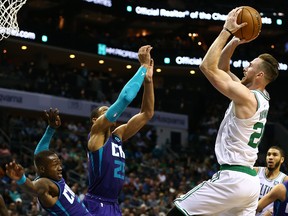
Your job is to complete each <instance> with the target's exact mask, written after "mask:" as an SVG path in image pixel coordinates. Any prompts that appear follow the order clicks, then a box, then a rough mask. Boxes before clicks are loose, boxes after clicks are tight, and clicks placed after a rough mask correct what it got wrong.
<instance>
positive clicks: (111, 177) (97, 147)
mask: <svg viewBox="0 0 288 216" xmlns="http://www.w3.org/2000/svg"><path fill="white" fill-rule="evenodd" d="M151 49H152V47H151V46H149V45H147V46H143V47H141V48H140V49H139V52H138V57H139V62H140V64H141V67H140V68H139V70H138V71H137V72H136V74H135V75H134V76H133V77H132V78H131V79H130V80H129V81H128V83H127V84H126V85H125V86H124V88H123V89H122V91H121V92H120V95H119V97H118V99H117V100H116V102H114V103H113V104H112V105H111V106H110V107H109V108H108V107H106V106H101V107H99V108H96V109H94V110H93V111H92V112H91V123H92V127H91V131H90V134H89V136H88V145H87V149H86V150H87V155H88V171H89V185H88V192H87V194H86V195H85V198H84V203H85V205H86V206H87V208H88V210H89V211H90V212H91V214H93V215H95V216H96V215H103V216H104V215H105V216H111V215H113V216H120V215H122V213H121V209H120V207H119V204H118V196H119V194H120V192H121V190H122V187H123V184H124V178H125V153H124V151H123V149H122V142H124V141H125V140H127V139H129V138H130V137H132V136H133V135H135V134H136V133H137V132H138V131H139V130H140V129H141V128H142V127H143V126H144V125H145V124H146V123H147V122H148V121H149V120H150V119H151V118H152V117H153V115H154V88H153V79H152V76H153V67H154V62H153V60H152V59H151V56H150V51H151ZM143 82H144V92H143V96H142V104H141V110H140V112H139V113H138V114H136V115H134V116H133V117H132V118H131V119H130V120H129V121H128V122H127V123H125V124H122V125H120V126H118V127H116V128H115V129H114V130H112V127H114V126H115V123H116V120H117V119H118V117H119V116H120V115H121V113H122V112H123V111H124V110H125V108H126V107H127V106H128V105H129V104H130V102H131V101H132V100H133V99H134V98H135V96H136V95H137V92H138V91H139V89H140V87H141V86H142V83H143Z"/></svg>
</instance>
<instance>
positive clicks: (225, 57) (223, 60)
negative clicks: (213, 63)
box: [218, 37, 240, 82]
mask: <svg viewBox="0 0 288 216" xmlns="http://www.w3.org/2000/svg"><path fill="white" fill-rule="evenodd" d="M239 41H240V40H239V39H238V38H236V37H233V38H232V39H231V40H230V41H229V42H228V43H227V44H226V46H225V47H224V49H223V50H222V53H221V55H220V59H219V63H218V67H219V69H221V70H223V71H225V72H226V73H228V75H229V76H230V77H231V78H232V80H234V81H236V82H240V79H239V78H238V77H237V76H236V75H235V74H233V73H232V72H231V70H230V60H231V57H232V55H233V53H234V51H235V49H236V47H237V46H238V45H239V44H240V43H239Z"/></svg>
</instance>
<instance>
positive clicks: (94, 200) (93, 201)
mask: <svg viewBox="0 0 288 216" xmlns="http://www.w3.org/2000/svg"><path fill="white" fill-rule="evenodd" d="M84 203H85V206H86V207H87V209H89V212H90V213H91V214H92V215H93V216H99V215H101V216H112V215H113V216H122V213H121V209H120V207H119V204H118V202H115V200H113V201H109V200H107V199H104V198H101V197H97V196H94V195H91V194H89V193H88V194H86V196H85V199H84Z"/></svg>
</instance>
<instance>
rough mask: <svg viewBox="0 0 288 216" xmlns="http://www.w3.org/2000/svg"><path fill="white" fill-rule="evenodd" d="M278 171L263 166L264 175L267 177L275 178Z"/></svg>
mask: <svg viewBox="0 0 288 216" xmlns="http://www.w3.org/2000/svg"><path fill="white" fill-rule="evenodd" d="M279 173H280V170H279V169H273V170H269V169H268V168H267V167H266V168H265V175H266V177H267V178H268V179H274V178H276V177H277V176H278V175H279Z"/></svg>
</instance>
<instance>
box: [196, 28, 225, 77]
mask: <svg viewBox="0 0 288 216" xmlns="http://www.w3.org/2000/svg"><path fill="white" fill-rule="evenodd" d="M229 37H230V33H229V32H227V31H225V30H222V31H221V32H220V34H219V36H218V37H217V38H216V39H215V41H214V42H213V43H212V45H211V46H210V48H209V50H208V52H207V53H206V55H205V57H204V59H203V61H202V63H201V65H200V69H201V71H202V72H203V73H204V75H205V76H207V77H211V76H214V75H215V74H214V73H215V72H216V71H219V70H217V69H218V63H219V59H220V55H221V52H222V49H223V47H224V46H225V44H226V42H227V40H228V38H229Z"/></svg>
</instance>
